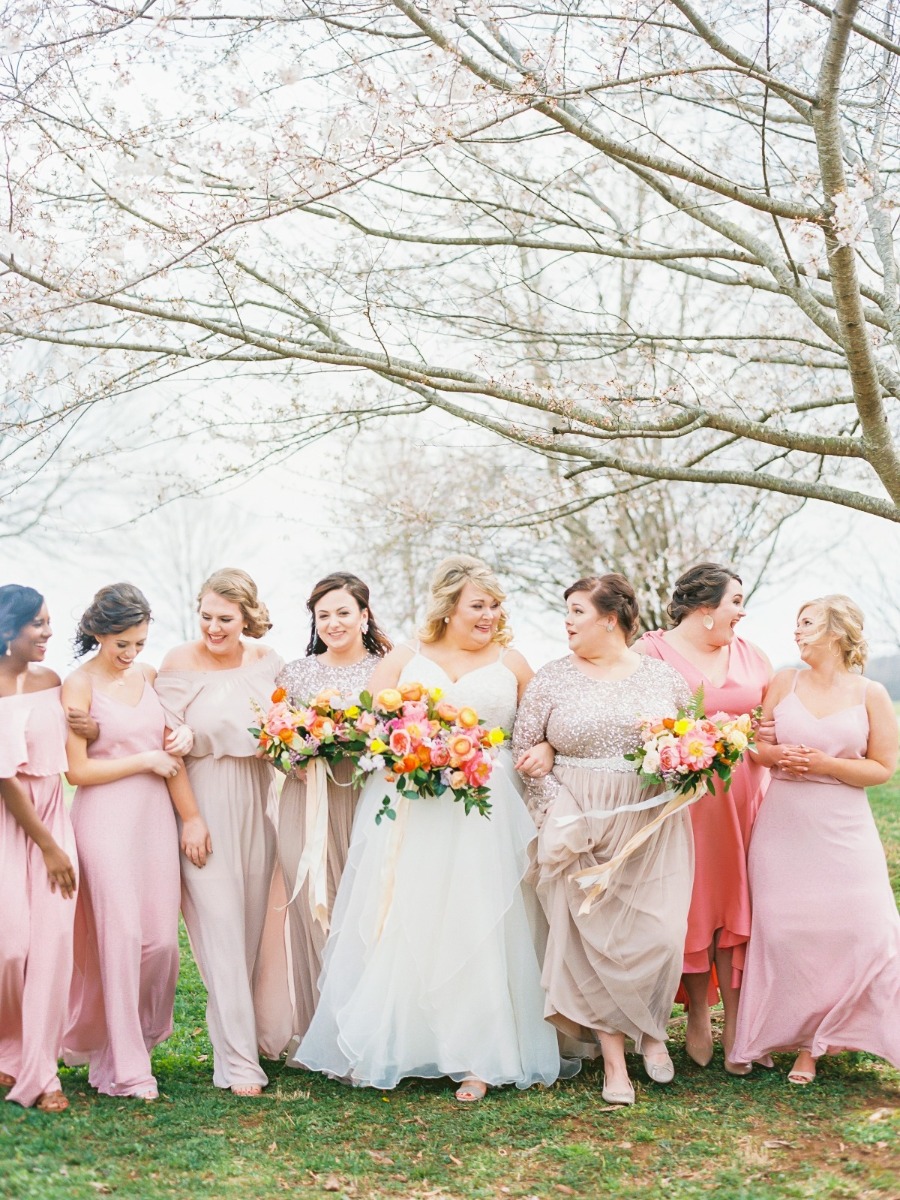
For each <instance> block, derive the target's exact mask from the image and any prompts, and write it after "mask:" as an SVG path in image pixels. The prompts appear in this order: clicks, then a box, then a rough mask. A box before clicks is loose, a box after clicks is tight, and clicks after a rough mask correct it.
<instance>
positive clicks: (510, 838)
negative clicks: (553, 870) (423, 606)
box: [289, 752, 560, 1088]
mask: <svg viewBox="0 0 900 1200" xmlns="http://www.w3.org/2000/svg"><path fill="white" fill-rule="evenodd" d="M386 793H390V794H392V795H395V793H394V792H393V789H391V788H390V787H389V785H387V784H385V782H384V780H383V779H382V778H381V776H380V774H376V775H375V776H373V777H372V778H371V779H370V780H369V782H368V783H367V784H366V787H365V788H364V790H363V794H362V796H361V797H360V801H359V805H358V808H357V814H356V820H355V823H354V827H353V837H352V840H351V845H350V854H349V858H348V862H347V866H346V868H345V871H344V875H343V878H342V880H341V885H340V888H339V890H338V895H337V900H336V902H335V906H334V913H333V917H332V932H331V935H330V937H329V939H328V943H327V945H326V948H325V956H324V968H323V971H322V975H321V978H320V980H319V987H320V992H321V997H320V1000H319V1006H318V1008H317V1010H316V1014H315V1016H314V1017H313V1020H312V1023H311V1024H310V1027H309V1030H308V1031H307V1034H306V1036H305V1038H304V1039H303V1041H302V1042H301V1044H300V1047H299V1049H298V1050H297V1052H296V1054H295V1055H294V1056H293V1059H292V1060H289V1061H291V1065H294V1066H305V1067H308V1068H310V1069H311V1070H315V1071H323V1072H325V1073H326V1074H328V1075H331V1076H333V1077H336V1078H340V1079H344V1080H346V1081H348V1082H351V1083H354V1084H357V1085H368V1086H371V1087H378V1088H392V1087H394V1086H395V1085H396V1084H397V1083H398V1082H399V1081H400V1080H401V1079H403V1078H405V1077H408V1076H419V1077H424V1078H437V1077H441V1076H450V1077H451V1078H453V1079H456V1080H461V1079H464V1078H466V1077H467V1076H474V1077H477V1078H479V1079H482V1080H484V1081H485V1082H486V1083H489V1084H492V1085H500V1084H509V1083H513V1084H516V1086H517V1087H520V1088H526V1087H529V1086H531V1085H532V1084H534V1083H544V1084H550V1083H552V1082H553V1081H554V1080H555V1079H556V1078H557V1076H558V1075H559V1073H560V1057H559V1050H558V1046H557V1038H556V1032H555V1030H554V1029H553V1028H552V1027H551V1026H550V1025H549V1024H547V1022H545V1021H544V1018H543V993H542V991H541V986H540V966H539V962H538V957H537V953H536V951H535V944H534V938H533V929H532V925H531V922H530V920H529V914H528V904H529V889H528V888H527V885H525V884H523V879H524V876H525V873H526V871H527V867H528V845H529V843H530V842H531V841H532V840H533V838H534V826H533V824H532V821H531V818H530V817H529V815H528V813H527V811H526V809H525V806H524V803H523V801H522V798H521V795H520V792H519V787H518V781H517V779H516V777H515V775H514V772H513V770H512V764H511V760H510V756H509V754H508V753H507V752H503V753H501V754H500V756H499V757H498V759H497V760H496V762H495V765H494V773H493V777H492V781H491V802H492V811H491V815H490V817H489V818H487V819H486V818H484V817H482V816H480V815H479V814H478V813H477V812H472V813H471V814H470V815H469V816H466V814H465V811H464V808H463V806H462V804H460V803H456V802H454V801H453V800H452V799H451V798H449V797H443V798H441V799H438V800H412V801H410V804H409V809H408V819H407V820H406V823H405V828H402V827H398V825H395V824H394V823H392V822H391V821H387V820H385V821H383V822H382V824H381V825H376V824H375V819H374V818H375V813H376V812H377V810H378V808H379V807H380V805H381V801H382V798H383V797H384V796H385V794H386ZM401 835H402V837H401ZM391 887H392V888H393V894H392V898H391V902H390V905H389V907H387V906H386V905H385V903H384V900H385V896H386V890H387V892H389V891H390V889H391ZM531 902H533V900H532V901H531ZM382 918H383V921H382Z"/></svg>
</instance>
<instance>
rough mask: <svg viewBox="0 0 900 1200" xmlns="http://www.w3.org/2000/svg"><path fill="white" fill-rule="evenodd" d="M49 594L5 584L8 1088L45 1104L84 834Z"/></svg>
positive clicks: (0, 909) (62, 1012)
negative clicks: (68, 771)
mask: <svg viewBox="0 0 900 1200" xmlns="http://www.w3.org/2000/svg"><path fill="white" fill-rule="evenodd" d="M51 636H52V631H51V629H50V616H49V614H48V612H47V606H46V604H45V603H44V598H43V596H42V595H41V594H40V593H39V592H36V591H35V590H34V588H30V587H21V586H20V585H19V584H15V583H10V584H7V585H6V586H4V587H0V798H2V801H3V802H2V804H0V913H2V914H3V921H2V923H0V1087H3V1088H9V1089H10V1090H9V1093H8V1095H7V1097H6V1098H7V1100H14V1101H15V1102H16V1103H17V1104H21V1105H23V1106H25V1107H30V1106H32V1105H33V1106H34V1107H36V1108H38V1109H40V1110H41V1111H42V1112H51V1113H58V1112H64V1111H65V1109H67V1108H68V1107H69V1102H68V1100H67V1099H66V1097H65V1096H64V1095H63V1092H62V1088H61V1086H60V1082H59V1074H58V1066H57V1064H58V1054H59V1047H60V1045H61V1044H62V1036H63V1030H64V1028H65V1020H66V1000H67V998H68V993H69V978H70V976H71V973H72V925H73V918H74V914H75V905H74V904H72V903H70V901H71V900H72V898H73V896H74V895H75V886H76V868H75V838H74V836H73V834H72V826H71V823H70V821H69V817H68V814H67V812H66V808H65V804H64V802H63V790H62V780H61V779H60V772H61V771H63V770H65V766H66V751H65V747H66V718H65V714H64V713H63V708H62V704H61V703H60V688H59V676H58V675H56V673H55V672H53V671H51V670H49V669H48V668H46V667H44V666H42V665H41V664H42V662H43V660H44V656H45V654H46V652H47V642H48V641H49V639H50V637H51Z"/></svg>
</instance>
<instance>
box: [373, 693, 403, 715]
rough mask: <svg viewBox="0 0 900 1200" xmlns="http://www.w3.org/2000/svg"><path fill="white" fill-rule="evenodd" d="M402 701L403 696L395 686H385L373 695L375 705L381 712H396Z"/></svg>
mask: <svg viewBox="0 0 900 1200" xmlns="http://www.w3.org/2000/svg"><path fill="white" fill-rule="evenodd" d="M402 703H403V696H402V695H401V694H400V692H398V691H397V689H396V688H385V689H384V691H381V692H379V693H378V695H377V696H376V697H375V707H376V708H380V709H381V711H382V712H396V711H397V709H398V708H399V707H400V705H401V704H402Z"/></svg>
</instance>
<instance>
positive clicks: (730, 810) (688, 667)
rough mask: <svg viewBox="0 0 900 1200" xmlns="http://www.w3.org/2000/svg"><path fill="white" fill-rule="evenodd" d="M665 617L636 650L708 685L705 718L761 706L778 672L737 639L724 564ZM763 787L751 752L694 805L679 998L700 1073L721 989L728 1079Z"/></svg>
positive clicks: (762, 773) (732, 577) (737, 584)
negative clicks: (753, 833)
mask: <svg viewBox="0 0 900 1200" xmlns="http://www.w3.org/2000/svg"><path fill="white" fill-rule="evenodd" d="M668 613H669V617H670V618H671V621H672V626H673V627H672V628H671V629H669V630H668V631H666V632H665V633H663V632H662V631H659V630H657V631H655V632H653V633H645V634H644V636H643V637H642V638H641V639H640V641H639V642H637V643H636V645H635V647H634V648H635V650H637V651H638V652H639V653H642V654H649V655H651V656H652V657H654V658H660V659H662V660H663V662H667V663H669V664H670V666H673V667H674V668H675V669H676V670H677V671H678V672H679V673H680V674H681V675H682V676H684V678H685V680H686V681H687V685H688V687H689V688H690V690H691V692H696V690H697V688H698V687H700V686H701V685H702V687H703V694H704V703H705V706H706V711H707V712H708V713H715V712H727V713H729V714H730V715H731V716H737V715H738V714H740V713H745V712H750V711H751V710H752V709H754V708H755V707H756V706H757V705H758V704H761V703H762V696H763V691H764V690H765V687H766V684H767V682H768V680H769V676H770V675H771V673H772V668H771V664H770V663H769V660H768V659H767V658H766V656H765V654H763V652H762V651H761V650H758V649H757V648H756V647H755V646H753V645H751V644H750V643H749V642H745V641H744V640H743V639H742V638H739V637H737V636H736V634H735V628H736V626H737V624H738V622H739V621H740V620H741V619H742V617H743V616H744V593H743V585H742V583H741V580H740V578H739V576H737V575H736V574H735V573H734V571H732V570H731V569H730V568H728V567H724V566H720V565H719V564H718V563H698V565H697V566H695V567H691V569H690V570H689V571H685V573H684V574H683V575H682V576H681V578H680V579H679V580H678V581H677V583H676V584H675V590H674V592H673V593H672V600H671V603H670V604H669V607H668ZM767 784H768V772H767V771H766V770H765V768H764V767H763V766H762V765H761V763H760V762H759V761H758V760H756V759H754V758H753V757H752V756H751V755H747V756H746V757H745V758H744V760H743V762H742V763H741V764H740V765H739V766H738V767H736V768H735V770H734V773H733V775H732V782H731V788H730V790H729V791H727V792H726V791H725V790H724V789H723V787H722V784H721V782H720V781H716V790H715V794H714V795H713V794H710V795H707V796H704V797H702V798H701V799H700V800H698V801H697V802H696V803H695V804H693V805H691V821H692V824H693V829H694V849H695V854H696V863H695V870H694V890H693V895H692V896H691V908H690V912H689V914H688V931H687V939H686V941H685V950H684V966H683V968H682V971H683V974H682V980H681V982H682V990H681V991H679V994H678V996H677V997H676V999H678V1000H679V1001H683V1002H684V1003H685V1004H686V1006H687V1012H688V1021H687V1031H686V1036H685V1049H686V1051H687V1054H688V1057H689V1058H692V1059H693V1060H694V1062H695V1063H697V1064H698V1066H701V1067H705V1066H708V1064H709V1062H710V1060H711V1059H712V1055H713V1041H712V1024H711V1021H710V1004H711V1003H715V1002H716V999H717V994H716V983H717V984H718V991H719V993H720V994H721V997H722V1007H723V1009H724V1016H725V1021H724V1028H723V1032H722V1047H723V1050H724V1055H725V1070H726V1071H727V1072H728V1073H729V1074H731V1075H746V1074H747V1072H748V1071H749V1070H750V1068H749V1066H747V1065H746V1064H741V1063H738V1062H734V1061H732V1043H733V1042H734V1030H735V1022H736V1021H737V1008H738V998H739V996H740V984H741V970H742V968H743V965H744V954H745V951H746V946H747V939H748V937H749V936H750V891H749V887H748V883H747V849H748V847H749V844H750V830H751V829H752V827H753V822H754V820H755V818H756V814H757V812H758V810H759V805H760V803H761V801H762V798H763V795H764V793H765V790H766V786H767ZM713 967H715V981H714V979H713V975H712V968H713Z"/></svg>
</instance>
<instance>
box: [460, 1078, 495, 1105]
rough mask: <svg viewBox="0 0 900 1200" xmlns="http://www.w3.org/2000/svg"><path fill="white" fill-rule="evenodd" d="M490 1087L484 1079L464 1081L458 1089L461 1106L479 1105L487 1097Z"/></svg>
mask: <svg viewBox="0 0 900 1200" xmlns="http://www.w3.org/2000/svg"><path fill="white" fill-rule="evenodd" d="M487 1090H488V1085H487V1084H486V1083H485V1082H484V1081H483V1080H482V1079H464V1080H463V1081H462V1083H461V1084H460V1085H459V1087H458V1088H457V1089H456V1099H457V1100H458V1101H459V1102H460V1104H477V1103H478V1101H479V1100H483V1099H484V1098H485V1096H486V1095H487Z"/></svg>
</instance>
